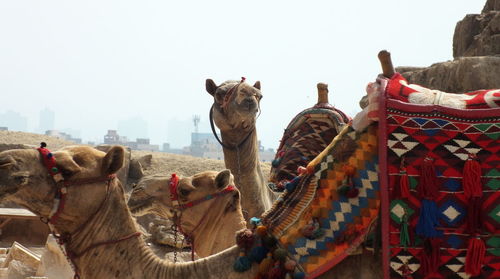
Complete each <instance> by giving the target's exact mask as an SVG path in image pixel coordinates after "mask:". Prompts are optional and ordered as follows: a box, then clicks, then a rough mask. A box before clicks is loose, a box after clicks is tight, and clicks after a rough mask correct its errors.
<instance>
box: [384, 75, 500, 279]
mask: <svg viewBox="0 0 500 279" xmlns="http://www.w3.org/2000/svg"><path fill="white" fill-rule="evenodd" d="M387 84H388V86H387V88H386V94H387V97H388V98H387V99H386V103H385V104H384V106H385V107H382V110H381V111H382V112H383V116H382V117H380V136H381V139H380V142H381V144H382V146H383V148H384V149H385V152H384V154H383V156H381V174H383V175H382V176H381V183H382V185H383V186H382V187H383V189H384V190H383V191H382V193H383V195H385V197H386V199H383V200H384V201H385V202H384V203H385V204H384V206H385V208H387V209H386V210H385V211H383V212H382V216H383V222H384V223H383V228H384V229H385V232H386V234H383V235H387V239H386V242H385V244H384V247H383V248H384V250H385V251H384V252H385V253H386V256H387V257H388V261H389V263H388V264H389V266H390V273H389V274H390V275H389V276H390V278H414V279H417V278H471V277H473V278H500V192H499V189H500V141H499V138H500V108H499V105H498V100H499V99H498V94H499V92H500V90H480V91H476V92H471V93H467V94H465V95H453V94H449V93H442V92H441V93H437V92H436V91H433V90H429V89H426V88H423V87H419V86H415V85H408V84H407V83H406V80H404V78H403V77H402V76H401V75H399V74H397V73H396V74H395V75H394V76H393V77H392V78H391V79H389V80H388V81H387ZM425 94H427V97H429V98H427V97H425V98H423V97H424V95H425ZM440 94H447V95H443V96H441V97H439V96H438V95H440ZM419 95H420V96H419ZM432 98H434V99H436V100H433V101H432V100H431V101H430V102H429V100H430V99H432ZM437 99H439V100H437ZM422 100H426V101H425V102H424V101H422ZM405 101H410V102H418V101H421V102H424V103H426V104H429V103H430V104H429V105H421V104H411V103H408V102H405ZM438 104H440V105H438ZM474 276H477V277H474Z"/></svg>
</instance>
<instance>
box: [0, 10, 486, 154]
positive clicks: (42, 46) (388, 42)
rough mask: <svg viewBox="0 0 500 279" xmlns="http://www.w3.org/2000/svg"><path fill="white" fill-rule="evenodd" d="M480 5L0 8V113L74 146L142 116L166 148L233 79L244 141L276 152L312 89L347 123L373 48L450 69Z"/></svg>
mask: <svg viewBox="0 0 500 279" xmlns="http://www.w3.org/2000/svg"><path fill="white" fill-rule="evenodd" d="M485 2H486V1H484V0H418V1H415V0H391V1H386V0H379V1H338V0H329V1H291V0H288V1H271V0H267V1H165V0H163V1H124V0H119V1H103V0H100V1H89V0H86V1H66V0H65V1H62V0H61V1H50V0H47V1H27V0H26V1H12V0H0V96H1V99H0V100H1V101H0V113H5V112H6V111H8V110H13V111H17V112H19V113H20V114H22V115H23V116H25V117H27V118H28V129H29V130H32V131H33V130H35V128H36V127H37V126H38V115H39V111H40V110H42V109H44V108H45V107H46V108H49V109H50V110H52V111H54V112H55V118H56V123H55V125H56V128H57V129H64V128H72V129H76V130H80V131H81V134H80V135H81V136H82V137H83V138H84V139H85V140H96V139H99V140H102V137H103V135H104V134H105V133H106V131H107V130H108V129H117V128H118V126H119V123H120V125H122V124H123V122H124V121H127V120H128V119H132V120H137V119H141V118H142V119H143V120H144V121H146V123H147V127H146V129H145V131H147V133H148V135H147V136H149V137H150V138H151V141H152V143H155V144H161V143H163V142H167V141H170V142H172V143H173V145H174V146H176V145H178V144H181V143H182V141H184V139H189V134H190V133H191V132H192V131H193V125H192V123H191V118H192V116H193V115H194V114H199V115H200V116H201V120H202V126H201V127H200V131H202V132H208V131H209V126H208V125H207V123H208V122H207V118H208V110H209V108H210V105H211V103H212V97H211V96H210V95H209V94H208V93H206V91H205V79H206V78H212V79H214V80H215V81H216V83H218V84H219V83H221V82H222V81H224V80H228V79H239V78H240V77H241V76H245V77H246V78H247V80H248V81H249V82H250V83H252V84H253V82H255V81H256V80H260V81H261V84H262V94H263V96H264V98H263V99H262V103H261V108H262V114H261V115H260V118H259V119H258V124H257V129H258V136H259V138H260V139H261V140H262V142H263V145H264V146H266V147H271V148H276V147H277V146H278V144H279V142H278V141H279V139H280V138H281V136H282V133H283V129H284V128H285V127H286V125H287V124H288V123H289V121H290V120H291V119H292V117H293V116H295V115H296V114H297V113H298V112H300V111H301V110H303V109H305V108H308V107H310V106H312V105H314V103H315V102H316V83H317V82H326V83H328V84H329V89H330V103H332V104H333V105H335V106H336V107H337V108H339V109H341V110H343V111H344V112H346V113H347V114H349V115H351V116H353V115H354V114H355V113H356V112H357V111H359V107H358V101H359V99H360V98H361V97H362V96H363V95H364V88H365V86H366V83H367V82H369V81H372V80H373V79H374V78H375V77H376V75H377V74H378V73H379V72H380V71H381V70H380V65H379V62H378V60H377V53H378V51H379V50H381V49H388V50H389V51H390V52H391V53H392V57H393V61H394V64H395V65H397V66H399V65H404V66H429V65H431V64H433V63H436V62H441V61H446V60H450V59H452V38H453V32H454V29H455V24H456V23H457V21H459V20H461V19H462V18H463V17H464V16H465V15H466V14H473V13H476V14H477V13H480V12H481V10H482V8H483V6H484V4H485ZM136 122H137V121H136ZM176 122H177V123H179V124H180V125H176V124H175V123H176ZM179 139H183V140H182V141H181V140H179ZM178 142H179V143H178ZM187 144H188V142H185V145H187Z"/></svg>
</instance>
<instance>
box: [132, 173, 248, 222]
mask: <svg viewBox="0 0 500 279" xmlns="http://www.w3.org/2000/svg"><path fill="white" fill-rule="evenodd" d="M169 183H170V177H167V176H152V177H146V178H144V179H142V180H141V181H140V182H139V183H138V185H137V186H136V187H135V188H134V190H133V191H132V195H131V196H130V199H129V201H128V206H129V208H130V210H131V212H132V214H133V215H136V216H142V215H145V214H148V213H153V214H157V215H159V216H161V217H163V218H170V219H172V218H174V217H178V216H180V214H182V216H181V222H182V223H181V226H182V227H183V229H185V230H187V231H191V229H193V228H194V227H195V226H196V225H197V224H198V223H199V221H200V219H201V218H202V216H203V215H204V213H205V212H207V211H214V210H215V207H221V209H222V210H223V211H224V212H225V213H228V212H234V211H236V209H237V208H239V203H240V200H239V199H240V195H239V192H238V191H237V190H236V189H235V190H234V191H233V192H232V193H230V194H227V195H224V196H220V197H218V198H214V199H211V200H207V201H206V202H202V203H199V204H197V205H195V206H193V207H188V208H185V209H183V210H182V212H181V211H180V210H179V209H178V208H177V207H176V206H174V203H173V202H172V199H171V195H170V188H169V187H170V186H169ZM228 185H234V184H233V176H232V174H231V172H230V171H229V170H224V171H221V172H216V171H205V172H201V173H198V174H195V175H193V176H190V177H184V178H181V179H180V180H179V184H178V186H177V194H178V196H179V203H180V204H181V205H182V204H188V203H189V202H192V201H196V200H200V199H203V198H205V197H207V196H208V195H213V194H216V193H217V192H220V191H221V190H223V189H225V188H226V187H227V186H228Z"/></svg>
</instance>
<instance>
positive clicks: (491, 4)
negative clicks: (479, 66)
mask: <svg viewBox="0 0 500 279" xmlns="http://www.w3.org/2000/svg"><path fill="white" fill-rule="evenodd" d="M485 55H500V0H489V1H487V2H486V5H485V7H484V9H483V11H482V13H481V14H480V15H477V14H470V15H466V16H465V17H464V19H462V20H461V21H459V22H458V23H457V25H456V27H455V34H454V35H453V57H455V58H458V57H463V56H485Z"/></svg>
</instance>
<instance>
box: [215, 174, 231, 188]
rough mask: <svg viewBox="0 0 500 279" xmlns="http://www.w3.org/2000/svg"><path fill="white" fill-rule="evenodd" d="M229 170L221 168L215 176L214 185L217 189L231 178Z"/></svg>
mask: <svg viewBox="0 0 500 279" xmlns="http://www.w3.org/2000/svg"><path fill="white" fill-rule="evenodd" d="M232 176H233V175H232V174H231V171H230V170H223V171H221V172H219V174H217V176H216V177H215V187H217V188H218V189H224V188H226V187H227V186H228V185H229V184H230V183H231V182H232V180H233V178H232Z"/></svg>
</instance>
